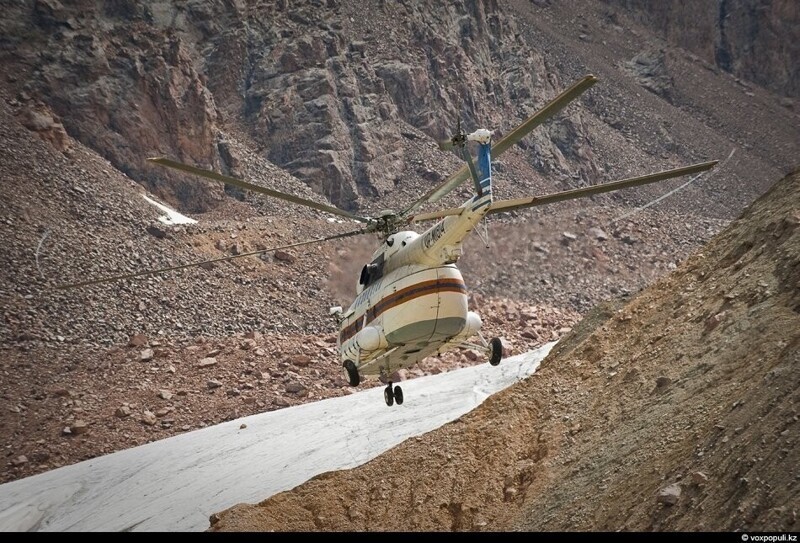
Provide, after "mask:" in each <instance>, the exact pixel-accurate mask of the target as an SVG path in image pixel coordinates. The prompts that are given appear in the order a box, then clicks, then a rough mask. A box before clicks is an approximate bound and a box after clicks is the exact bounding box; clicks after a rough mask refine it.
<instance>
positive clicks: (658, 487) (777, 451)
mask: <svg viewBox="0 0 800 543" xmlns="http://www.w3.org/2000/svg"><path fill="white" fill-rule="evenodd" d="M798 209H800V172H797V173H795V174H794V175H793V176H790V177H787V178H786V179H784V180H783V181H781V182H780V183H779V184H777V185H776V186H775V187H774V188H773V189H772V190H771V191H770V192H769V193H768V194H767V195H765V196H764V197H763V198H761V199H759V200H758V201H757V202H756V203H755V204H753V205H752V206H750V207H749V208H748V209H747V210H746V212H745V213H744V215H743V216H742V217H741V218H740V219H738V220H737V221H735V222H734V223H733V224H732V225H731V226H730V227H729V228H727V229H726V230H725V231H723V232H722V233H721V234H720V235H718V236H716V237H715V238H714V239H713V240H712V241H711V243H709V244H708V245H707V246H706V247H704V248H703V249H702V250H701V251H699V252H696V253H695V254H693V255H692V256H691V257H690V258H689V259H688V260H687V261H686V262H685V263H684V264H683V265H681V266H680V267H679V268H678V269H677V270H676V271H675V272H673V273H671V274H669V275H668V276H667V277H665V278H663V279H662V280H660V281H658V282H656V283H655V284H654V285H653V286H651V287H649V288H647V289H645V290H644V291H643V292H642V293H641V294H639V295H638V296H636V297H635V298H634V299H633V300H632V301H631V302H630V303H628V304H624V305H623V304H604V305H602V306H599V307H597V308H596V309H594V310H593V311H592V312H590V314H589V315H588V316H587V317H586V318H585V319H584V320H583V321H582V322H581V323H580V324H579V325H578V327H576V328H575V329H574V330H573V332H572V333H571V334H570V335H569V336H567V337H566V338H565V339H564V340H562V341H561V342H560V343H559V344H558V345H557V346H556V348H555V349H554V350H553V352H552V353H551V354H550V355H549V356H548V357H547V358H546V359H545V360H544V361H543V363H542V366H541V369H540V370H539V371H538V372H537V373H536V374H535V375H534V376H533V377H531V378H529V379H527V380H525V381H523V382H521V383H518V384H517V385H514V386H512V387H510V388H509V389H507V390H505V391H503V392H501V393H498V394H496V395H495V396H493V397H491V398H490V399H489V400H487V401H486V402H485V403H484V404H483V405H481V406H480V407H479V408H477V409H476V410H475V411H473V412H471V413H469V414H467V415H465V416H463V417H461V418H460V419H459V420H457V421H455V422H453V423H450V424H448V425H446V426H444V427H442V428H440V429H438V430H436V431H433V432H431V433H429V434H426V435H425V436H422V437H418V438H415V439H412V440H409V441H407V442H405V443H403V444H401V445H399V446H397V447H396V448H394V449H392V450H390V451H389V452H387V453H385V454H383V455H381V456H380V457H378V458H376V459H374V460H372V461H370V462H369V463H367V464H365V465H363V466H360V467H358V468H355V469H352V470H348V471H341V472H335V473H326V474H323V475H320V476H318V477H315V478H313V479H312V480H310V481H308V482H307V483H305V484H303V485H301V486H299V487H297V488H295V489H294V490H291V491H288V492H283V493H281V494H278V495H275V496H273V497H272V498H269V499H267V500H265V501H264V502H262V503H260V504H258V505H244V504H243V505H238V506H235V507H233V508H231V509H228V510H226V511H224V512H221V513H219V514H218V515H214V516H212V518H211V522H212V529H213V530H261V531H267V530H514V529H522V530H725V531H728V530H746V531H749V530H770V531H789V530H796V529H797V524H796V522H797V514H798V508H800V507H799V506H798V503H800V501H799V500H800V472H798V466H800V453H798V447H797V444H798V443H797V440H798V435H799V434H800V431H799V429H800V412H799V411H798V399H800V392H799V391H800V377H799V376H800V372H798V370H799V369H800V214H798Z"/></svg>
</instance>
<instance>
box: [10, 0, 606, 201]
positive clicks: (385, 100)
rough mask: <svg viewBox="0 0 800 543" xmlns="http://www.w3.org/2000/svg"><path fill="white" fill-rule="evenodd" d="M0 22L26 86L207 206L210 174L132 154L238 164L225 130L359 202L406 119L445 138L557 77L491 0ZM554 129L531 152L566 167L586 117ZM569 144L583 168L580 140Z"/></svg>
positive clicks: (20, 17)
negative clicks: (172, 169)
mask: <svg viewBox="0 0 800 543" xmlns="http://www.w3.org/2000/svg"><path fill="white" fill-rule="evenodd" d="M0 30H2V35H3V38H2V41H0V62H2V63H3V65H4V66H8V67H9V68H10V69H9V71H8V74H9V75H8V76H7V82H8V83H10V85H11V87H12V88H13V89H14V90H15V91H16V92H18V93H19V97H20V99H21V100H22V101H30V102H31V107H32V108H35V107H38V106H37V105H36V103H37V102H40V103H43V104H45V105H46V106H47V107H49V108H51V109H52V110H53V112H54V113H55V114H56V115H57V116H58V117H60V119H61V120H62V122H63V125H64V127H65V128H66V130H67V132H68V133H69V134H70V135H71V136H73V137H75V138H76V139H77V140H79V141H80V142H81V143H83V144H85V145H87V146H88V147H90V148H92V149H95V150H97V151H98V152H99V153H100V154H101V155H102V156H104V157H106V158H107V159H108V160H109V161H110V162H111V163H112V164H113V165H114V166H115V167H116V168H118V169H119V170H121V171H123V172H124V173H126V174H128V175H130V176H131V177H133V178H134V179H136V180H137V181H139V182H142V183H144V184H145V185H146V186H147V187H148V188H150V189H151V190H153V191H154V192H156V193H157V194H159V195H161V196H163V197H165V198H166V199H168V200H171V201H172V202H176V201H177V202H180V204H181V207H182V208H183V209H185V210H189V211H202V210H205V209H208V208H210V207H213V203H214V201H215V200H216V199H218V197H219V194H218V193H219V189H212V188H211V187H210V186H208V185H203V184H202V183H197V182H196V181H194V180H193V181H192V182H191V184H187V183H186V181H185V180H182V179H184V178H182V177H179V176H174V175H172V174H170V173H169V172H164V171H162V170H160V169H154V168H152V167H150V166H148V165H147V164H146V163H145V162H144V160H145V158H146V157H148V156H152V155H154V154H167V155H170V156H174V157H177V158H179V159H181V160H183V161H187V162H191V163H196V164H200V165H205V166H210V167H214V168H217V169H221V170H223V171H225V172H227V173H232V174H234V175H239V174H240V173H241V172H240V171H239V170H238V164H239V157H238V156H237V154H236V152H235V151H233V149H234V148H235V146H231V145H229V141H230V140H243V141H245V142H246V143H248V144H249V145H250V148H255V149H257V150H258V152H259V153H260V154H261V155H262V157H263V158H264V159H267V160H269V161H271V162H273V163H275V164H277V165H279V166H280V167H282V168H285V169H286V170H288V171H289V172H290V173H292V174H293V175H295V176H297V177H299V178H300V179H302V180H303V181H304V182H306V184H308V185H309V186H311V187H312V189H313V190H314V191H315V192H317V193H320V194H324V195H325V196H327V197H328V198H329V199H330V200H331V201H332V202H334V203H335V204H337V205H339V206H342V207H345V208H348V209H355V208H358V207H359V206H360V204H361V201H362V199H363V198H364V197H366V198H372V197H380V196H382V195H384V194H387V193H389V192H391V191H393V190H394V187H395V183H396V182H397V181H398V180H399V178H400V176H401V174H404V168H405V163H406V162H407V159H408V157H407V156H406V154H405V153H406V151H405V147H404V145H405V142H406V141H407V140H408V139H412V138H414V137H418V135H415V133H414V131H413V129H418V130H420V131H422V132H423V133H424V134H427V135H429V136H434V137H437V138H442V137H445V136H448V135H449V132H450V131H451V130H452V129H453V128H454V125H455V120H456V118H457V117H459V116H461V117H462V119H463V120H464V121H465V122H466V125H467V126H475V125H476V124H487V125H492V126H499V121H500V120H502V119H503V118H504V113H507V111H508V107H509V105H512V104H525V107H524V108H522V109H521V110H520V111H519V114H520V115H525V114H529V113H530V112H531V110H532V108H533V107H534V106H538V105H541V104H542V103H543V102H544V99H545V97H546V96H552V94H553V93H554V90H555V89H559V90H560V88H561V87H562V85H561V83H560V82H558V81H557V79H555V78H554V77H552V76H551V77H550V78H548V77H547V76H546V74H547V70H546V69H545V66H544V61H543V59H542V57H540V56H539V55H538V54H536V53H531V52H530V51H529V50H528V47H527V46H526V45H525V44H524V43H523V42H522V40H521V38H520V34H519V31H518V29H517V28H516V25H515V23H514V22H513V21H512V20H511V19H509V18H508V17H506V16H505V15H504V14H503V11H502V9H501V8H500V6H498V4H497V3H496V2H494V1H491V0H487V1H483V0H481V1H477V2H472V1H460V2H455V3H450V4H447V5H444V4H441V3H439V2H433V1H427V2H411V1H406V2H392V3H385V2H381V1H377V0H367V1H363V2H345V3H341V2H338V1H336V0H328V1H326V2H322V1H319V0H308V1H305V2H293V3H292V4H291V6H290V5H289V4H288V3H287V2H285V1H282V0H279V1H272V2H257V3H242V2H224V1H213V2H169V1H161V2H152V3H148V4H140V3H136V2H129V1H124V0H119V1H115V2H107V3H104V4H103V5H102V6H101V5H98V4H96V3H94V2H89V1H79V2H73V3H70V4H62V3H60V2H59V1H58V0H32V1H27V2H18V3H13V4H11V5H9V6H7V7H6V16H4V18H3V20H2V21H0ZM40 105H41V104H40ZM553 130H555V132H554V134H553V135H552V136H553V137H552V141H551V138H550V137H549V136H548V133H547V132H544V133H542V134H541V135H539V136H538V139H537V140H536V144H535V145H536V147H537V149H538V150H539V151H540V154H541V155H542V156H544V157H545V158H552V159H553V160H545V162H547V165H545V164H541V165H540V167H539V169H540V170H541V171H543V172H546V171H552V170H553V169H555V170H558V171H563V172H564V173H570V174H572V173H574V172H573V171H572V170H574V169H575V165H574V164H573V165H572V166H570V165H569V164H567V160H566V159H565V157H564V155H563V152H562V150H563V149H568V150H569V153H573V151H572V146H571V143H573V142H580V141H582V140H585V139H586V138H585V133H586V128H585V127H584V126H583V123H582V119H581V118H580V116H579V115H577V114H573V115H572V116H570V117H569V118H567V119H566V120H563V121H561V122H560V124H559V125H557V126H556V127H555V128H554V129H553ZM569 153H568V154H569ZM572 159H574V160H577V163H578V164H579V165H580V166H579V169H580V170H582V171H584V172H592V171H596V167H595V166H594V165H593V164H592V157H591V153H590V152H584V153H579V154H578V155H576V156H575V157H572ZM584 177H585V175H584ZM434 181H435V179H434Z"/></svg>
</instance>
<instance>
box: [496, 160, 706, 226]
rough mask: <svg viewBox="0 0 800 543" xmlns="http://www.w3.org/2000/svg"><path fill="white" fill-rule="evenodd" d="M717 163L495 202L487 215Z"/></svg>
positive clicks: (696, 170)
mask: <svg viewBox="0 0 800 543" xmlns="http://www.w3.org/2000/svg"><path fill="white" fill-rule="evenodd" d="M717 162H719V161H718V160H712V161H711V162H703V163H700V164H694V165H692V166H685V167H683V168H676V169H674V170H665V171H663V172H658V173H652V174H649V175H642V176H640V177H631V178H629V179H623V180H622V181H614V182H611V183H603V184H602V185H593V186H591V187H581V188H578V189H572V190H565V191H563V192H555V193H553V194H547V195H545V196H533V197H529V198H517V199H515V200H496V201H494V202H492V204H491V205H490V206H489V211H488V212H487V214H492V213H503V212H505V211H514V210H515V209H523V208H527V207H534V206H541V205H546V204H552V203H554V202H563V201H564V200H572V199H574V198H583V197H585V196H591V195H593V194H601V193H603V192H611V191H614V190H619V189H624V188H627V187H636V186H639V185H646V184H648V183H655V182H656V181H663V180H664V179H672V178H673V177H680V176H682V175H690V174H693V173H699V172H703V171H706V170H710V169H711V168H713V167H714V166H716V165H717Z"/></svg>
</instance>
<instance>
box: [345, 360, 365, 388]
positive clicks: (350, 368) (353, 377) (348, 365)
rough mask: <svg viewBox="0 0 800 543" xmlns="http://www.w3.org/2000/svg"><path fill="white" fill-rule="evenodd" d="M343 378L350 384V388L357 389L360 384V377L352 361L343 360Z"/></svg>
mask: <svg viewBox="0 0 800 543" xmlns="http://www.w3.org/2000/svg"><path fill="white" fill-rule="evenodd" d="M342 366H343V367H344V378H345V379H347V381H348V382H349V383H350V386H351V387H357V386H358V384H359V383H360V382H361V376H360V375H359V374H358V368H356V365H355V364H354V363H353V361H352V360H345V361H344V364H342Z"/></svg>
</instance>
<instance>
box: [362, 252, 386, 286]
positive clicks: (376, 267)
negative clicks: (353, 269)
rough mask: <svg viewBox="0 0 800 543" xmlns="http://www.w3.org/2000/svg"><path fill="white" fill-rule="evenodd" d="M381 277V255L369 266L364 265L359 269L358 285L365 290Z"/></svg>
mask: <svg viewBox="0 0 800 543" xmlns="http://www.w3.org/2000/svg"><path fill="white" fill-rule="evenodd" d="M381 277H383V255H382V254H381V255H380V256H379V257H378V258H376V259H375V260H373V261H372V262H370V263H369V264H365V265H364V267H363V268H361V277H360V278H359V280H358V284H359V285H361V286H362V287H363V288H367V287H368V286H370V285H371V284H372V283H374V282H375V281H377V280H378V279H380V278H381Z"/></svg>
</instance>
